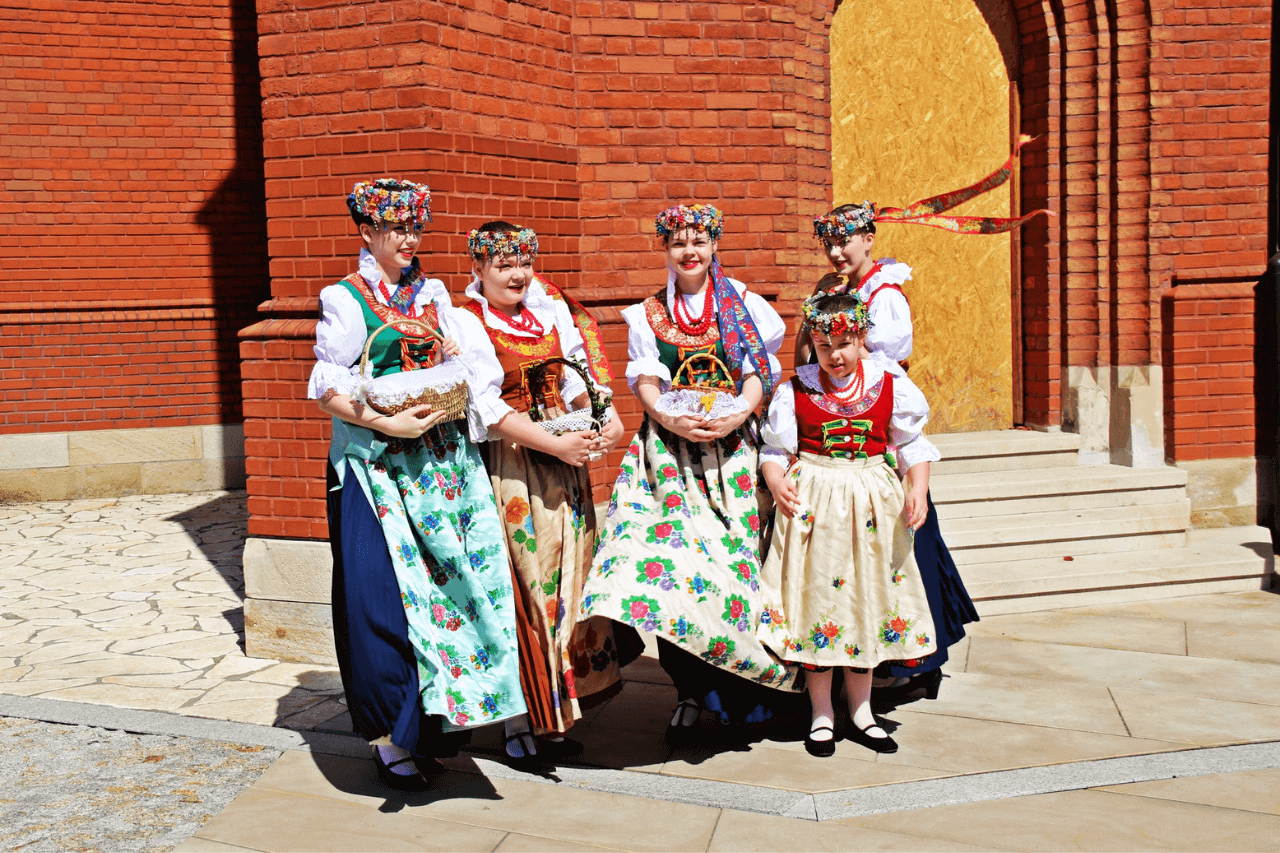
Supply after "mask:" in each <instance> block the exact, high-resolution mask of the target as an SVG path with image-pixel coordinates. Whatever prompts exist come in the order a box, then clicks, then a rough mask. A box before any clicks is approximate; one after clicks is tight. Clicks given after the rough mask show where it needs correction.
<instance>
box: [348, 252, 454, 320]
mask: <svg viewBox="0 0 1280 853" xmlns="http://www.w3.org/2000/svg"><path fill="white" fill-rule="evenodd" d="M405 269H408V267H405ZM403 274H404V273H403V272H401V275H403ZM360 277H361V278H363V279H364V280H365V282H366V283H367V284H368V285H369V289H370V290H372V291H373V298H374V299H376V300H378V302H380V303H381V304H383V305H388V304H389V303H388V302H387V297H386V296H384V295H383V293H382V288H381V287H379V285H380V284H382V276H381V274H379V272H378V261H377V260H376V259H375V258H374V257H373V253H372V252H370V251H369V250H368V249H365V248H362V249H360ZM392 292H393V293H394V291H392ZM442 296H443V297H444V305H445V307H448V306H449V305H450V304H451V303H450V300H449V291H448V290H447V289H446V288H445V286H444V282H442V281H441V280H440V279H438V278H427V277H426V275H425V274H424V275H423V285H422V289H421V290H419V291H418V298H417V299H415V300H414V304H415V305H424V304H426V303H427V302H428V301H431V302H435V303H437V304H436V307H437V308H439V307H440V304H439V303H440V298H441V297H442Z"/></svg>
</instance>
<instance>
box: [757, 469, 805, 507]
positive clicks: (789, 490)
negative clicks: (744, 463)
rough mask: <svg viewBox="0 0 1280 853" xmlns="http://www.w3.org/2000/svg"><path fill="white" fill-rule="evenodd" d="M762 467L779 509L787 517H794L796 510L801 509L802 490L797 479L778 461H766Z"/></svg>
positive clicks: (765, 479)
mask: <svg viewBox="0 0 1280 853" xmlns="http://www.w3.org/2000/svg"><path fill="white" fill-rule="evenodd" d="M762 468H763V473H764V481H765V483H766V484H767V485H768V486H769V492H770V493H771V494H772V495H773V502H774V503H775V504H776V505H777V507H778V511H779V512H781V513H782V514H783V515H784V516H786V517H787V518H794V517H795V514H796V511H797V510H798V509H800V492H799V490H797V489H796V484H795V481H794V480H792V479H791V478H790V477H788V476H787V472H786V471H785V470H783V468H782V466H781V465H779V464H778V463H776V462H766V463H764V465H763V466H762Z"/></svg>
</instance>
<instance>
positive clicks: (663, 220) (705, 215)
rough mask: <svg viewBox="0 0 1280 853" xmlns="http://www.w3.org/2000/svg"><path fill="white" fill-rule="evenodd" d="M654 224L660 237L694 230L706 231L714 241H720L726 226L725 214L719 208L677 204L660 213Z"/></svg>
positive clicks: (704, 205)
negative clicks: (689, 229) (723, 228)
mask: <svg viewBox="0 0 1280 853" xmlns="http://www.w3.org/2000/svg"><path fill="white" fill-rule="evenodd" d="M653 224H654V227H655V228H656V229H657V232H658V236H659V237H670V236H671V235H672V234H675V233H676V232H677V231H683V230H684V229H686V228H694V229H696V230H698V231H706V232H707V236H708V237H710V238H711V239H712V240H719V239H720V233H721V227H722V226H723V225H724V214H723V213H721V212H720V210H719V208H715V207H712V206H711V205H709V204H695V205H692V206H687V205H683V204H677V205H676V206H675V207H668V208H667V209H666V210H664V211H662V212H661V213H659V214H658V216H657V218H655V219H654V220H653Z"/></svg>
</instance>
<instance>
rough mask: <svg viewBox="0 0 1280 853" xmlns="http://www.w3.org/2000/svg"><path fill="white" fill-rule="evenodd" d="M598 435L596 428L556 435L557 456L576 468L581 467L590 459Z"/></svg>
mask: <svg viewBox="0 0 1280 853" xmlns="http://www.w3.org/2000/svg"><path fill="white" fill-rule="evenodd" d="M598 436H599V433H597V432H595V431H594V430H591V431H588V432H567V433H565V434H564V435H561V436H556V458H558V459H559V460H560V461H562V462H564V463H566V464H568V465H572V466H573V467H575V468H581V467H582V466H583V465H585V464H587V462H588V461H589V459H590V457H591V453H592V449H591V447H592V445H593V444H595V442H596V439H597V438H598Z"/></svg>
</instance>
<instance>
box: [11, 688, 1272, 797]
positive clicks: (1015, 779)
mask: <svg viewBox="0 0 1280 853" xmlns="http://www.w3.org/2000/svg"><path fill="white" fill-rule="evenodd" d="M0 716H4V717H16V718H22V719H34V720H40V721H43V722H51V723H63V724H71V725H85V726H97V727H100V728H108V729H120V730H124V731H129V732H134V733H139V734H157V735H169V736H185V737H198V738H204V739H207V740H220V741H223V742H230V743H241V744H249V745H254V746H267V747H273V748H276V749H281V750H285V749H292V750H298V751H302V752H312V753H320V754H323V755H336V756H342V757H347V758H364V757H366V756H367V755H368V751H369V748H368V745H367V744H366V743H365V742H364V740H363V739H362V738H360V737H358V736H356V735H348V734H338V733H330V732H318V731H297V730H293V729H280V728H275V727H272V726H263V725H258V724H255V723H241V722H234V721H227V720H212V719H207V718H203V717H186V716H183V715H181V714H174V713H171V712H168V711H144V710H136V709H128V708H115V707H112V706H108V705H94V704H90V703H86V702H72V701H68V700H63V699H43V698H40V697H33V696H8V695H3V694H0ZM445 764H446V765H448V766H449V767H450V769H451V770H455V771H459V772H464V773H478V774H479V775H482V776H486V777H493V778H502V779H513V780H519V781H526V782H535V783H538V784H552V785H554V784H569V785H572V786H573V787H574V788H577V789H581V790H589V791H595V792H598V793H613V794H621V795H623V796H633V797H643V798H645V799H652V800H662V801H666V802H679V803H686V804H689V805H701V806H708V807H711V808H721V809H729V810H732V811H743V812H751V813H757V814H767V815H775V816H779V817H793V818H799V819H803V820H811V821H818V822H821V821H828V820H837V819H842V818H849V817H859V816H863V815H872V814H882V813H885V812H896V811H908V810H914V809H922V808H932V807H936V806H943V805H956V804H962V803H974V802H989V801H992V800H999V799H1009V798H1013V797H1021V796H1028V795H1034V794H1046V793H1059V792H1064V791H1076V790H1084V789H1087V788H1096V787H1101V786H1106V785H1119V784H1128V783H1133V782H1150V781H1159V780H1163V779H1172V778H1178V777H1187V776H1204V775H1210V774H1216V773H1233V772H1244V771H1250V770H1266V769H1276V768H1280V740H1276V741H1263V742H1258V743H1248V744H1236V745H1231V746H1217V747H1195V748H1191V749H1185V750H1177V751H1174V752H1159V753H1151V754H1146V755H1137V756H1124V757H1119V758H1096V759H1088V760H1085V761H1074V762H1065V763H1062V764H1051V765H1045V766H1041V767H1024V768H1014V769H1008V770H993V771H985V772H979V773H970V774H956V775H951V776H946V777H942V778H936V779H924V780H915V781H908V782H891V783H887V784H883V785H872V786H867V787H859V788H852V789H847V790H844V791H832V792H825V793H818V794H807V793H804V792H799V791H785V790H782V789H777V788H765V787H759V786H754V785H745V784H742V783H738V782H721V781H717V780H711V779H694V778H689V777H684V776H667V775H663V774H660V773H642V772H639V771H633V770H615V769H609V768H591V767H569V766H562V767H558V768H557V769H556V770H555V771H554V772H552V773H550V774H549V775H545V776H541V775H536V774H530V773H524V772H521V771H519V770H514V769H512V768H511V767H508V766H507V765H506V764H503V763H501V762H499V761H495V760H493V759H491V758H488V757H485V756H484V755H480V754H474V753H465V754H464V755H463V756H462V757H459V758H455V759H445Z"/></svg>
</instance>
